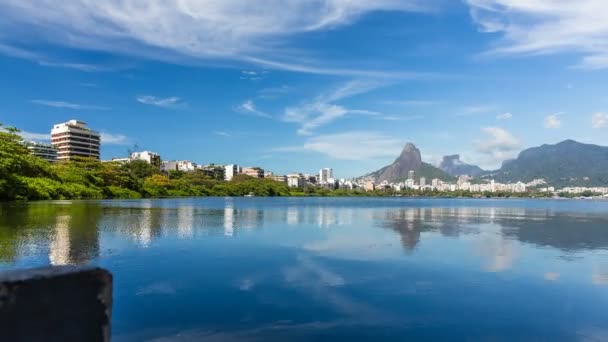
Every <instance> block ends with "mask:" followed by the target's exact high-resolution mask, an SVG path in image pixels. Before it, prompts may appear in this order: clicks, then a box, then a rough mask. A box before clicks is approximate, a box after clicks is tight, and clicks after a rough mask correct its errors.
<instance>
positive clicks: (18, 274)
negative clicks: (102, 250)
mask: <svg viewBox="0 0 608 342" xmlns="http://www.w3.org/2000/svg"><path fill="white" fill-rule="evenodd" d="M111 313H112V274H110V273H109V272H108V271H106V270H103V269H101V268H93V267H82V266H63V267H49V268H39V269H31V270H18V271H8V272H0V341H62V342H67V341H109V340H110V320H111Z"/></svg>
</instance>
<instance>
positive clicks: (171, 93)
mask: <svg viewBox="0 0 608 342" xmlns="http://www.w3.org/2000/svg"><path fill="white" fill-rule="evenodd" d="M0 12H2V13H3V20H2V21H1V22H0V74H1V75H2V77H1V78H0V82H1V83H0V84H1V86H2V91H1V92H0V122H2V123H3V124H5V125H12V126H17V127H18V128H20V129H22V130H23V131H24V136H25V137H27V138H41V137H44V136H46V135H48V132H49V131H50V128H51V126H52V125H53V124H54V123H58V122H64V121H67V120H69V119H73V118H74V119H79V120H82V121H85V122H87V123H88V124H89V125H90V126H91V127H92V128H94V129H96V130H99V131H101V132H102V133H103V148H102V158H104V159H109V158H111V157H122V156H125V155H126V153H127V151H128V150H129V149H133V148H134V145H136V144H137V146H138V148H139V149H146V150H152V151H156V152H159V153H160V154H161V156H162V157H163V159H188V160H191V161H194V162H197V163H212V162H213V163H238V164H241V165H244V166H252V165H259V166H262V167H264V168H266V169H268V170H272V171H275V172H277V173H288V172H294V171H299V172H316V170H318V169H319V168H322V167H333V168H334V169H335V173H336V175H337V176H338V177H352V176H358V175H361V174H363V173H366V172H369V171H373V170H375V169H377V168H379V167H381V166H384V165H386V164H388V163H390V162H391V161H392V160H393V159H394V158H395V156H396V155H398V154H399V152H400V150H401V148H402V147H403V145H404V144H405V143H406V142H408V141H411V142H414V143H415V144H416V145H417V146H418V147H419V148H420V149H421V151H422V154H423V159H424V160H426V161H428V162H432V163H437V162H438V161H439V160H440V159H441V157H442V156H443V155H446V154H453V153H460V154H461V155H462V159H464V160H465V161H467V162H470V163H475V164H479V165H481V166H483V167H486V168H495V167H498V166H499V165H500V164H501V162H502V161H503V160H505V159H508V158H512V157H513V156H515V155H517V153H518V152H519V151H521V150H522V149H524V148H526V147H531V146H536V145H540V144H544V143H556V142H559V141H561V140H564V139H575V140H579V141H583V142H589V143H595V144H601V145H608V114H607V113H608V96H606V94H608V82H606V80H607V79H608V78H607V76H608V21H606V20H605V13H608V2H606V1H604V0H580V1H576V2H572V1H566V0H563V1H560V0H526V1H522V0H468V1H456V0H453V1H451V0H430V1H422V0H420V1H416V0H379V1H373V2H372V1H364V0H360V1H359V0H348V1H347V0H309V1H303V0H302V1H298V0H290V1H286V0H266V1H255V2H253V1H236V0H235V1H220V0H204V1H203V0H201V1H195V0H181V1H177V0H176V1H160V0H156V1H155V0H150V1H145V2H141V1H134V0H113V1H89V0H73V1H69V2H68V1H65V2H59V3H58V2H57V1H51V0H4V1H2V3H0ZM41 135H42V136H41Z"/></svg>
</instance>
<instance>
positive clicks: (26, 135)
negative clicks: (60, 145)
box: [17, 131, 51, 141]
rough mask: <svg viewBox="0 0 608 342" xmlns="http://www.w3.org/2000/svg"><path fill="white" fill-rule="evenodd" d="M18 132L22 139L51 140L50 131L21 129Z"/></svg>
mask: <svg viewBox="0 0 608 342" xmlns="http://www.w3.org/2000/svg"><path fill="white" fill-rule="evenodd" d="M17 134H19V135H20V136H21V137H22V138H23V140H26V141H27V140H36V141H50V140H51V133H50V132H49V133H32V132H25V131H21V132H19V133H17Z"/></svg>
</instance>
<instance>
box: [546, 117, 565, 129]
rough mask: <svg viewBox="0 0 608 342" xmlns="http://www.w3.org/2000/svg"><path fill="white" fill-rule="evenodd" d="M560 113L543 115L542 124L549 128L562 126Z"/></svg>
mask: <svg viewBox="0 0 608 342" xmlns="http://www.w3.org/2000/svg"><path fill="white" fill-rule="evenodd" d="M560 115H561V114H560V113H558V114H553V115H549V116H547V117H545V120H544V122H543V126H544V127H545V128H549V129H556V128H560V127H562V120H561V119H560V118H559V116H560Z"/></svg>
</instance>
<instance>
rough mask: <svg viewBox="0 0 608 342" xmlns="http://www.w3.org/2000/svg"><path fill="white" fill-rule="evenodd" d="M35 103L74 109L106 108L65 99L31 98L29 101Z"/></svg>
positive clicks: (105, 108)
mask: <svg viewBox="0 0 608 342" xmlns="http://www.w3.org/2000/svg"><path fill="white" fill-rule="evenodd" d="M30 102H32V103H35V104H39V105H42V106H47V107H54V108H64V109H75V110H83V109H87V110H107V109H109V108H107V107H101V106H92V105H83V104H78V103H72V102H66V101H52V100H32V101H30Z"/></svg>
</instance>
